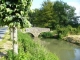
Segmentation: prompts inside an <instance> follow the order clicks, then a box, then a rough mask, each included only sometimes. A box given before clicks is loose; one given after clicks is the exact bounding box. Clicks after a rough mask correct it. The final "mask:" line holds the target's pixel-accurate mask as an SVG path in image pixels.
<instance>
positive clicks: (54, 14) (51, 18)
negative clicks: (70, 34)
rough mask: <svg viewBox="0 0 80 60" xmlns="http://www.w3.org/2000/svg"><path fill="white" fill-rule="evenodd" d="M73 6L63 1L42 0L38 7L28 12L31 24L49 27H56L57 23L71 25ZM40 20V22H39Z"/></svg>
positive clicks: (73, 13) (63, 25) (61, 25)
mask: <svg viewBox="0 0 80 60" xmlns="http://www.w3.org/2000/svg"><path fill="white" fill-rule="evenodd" d="M74 16H75V8H74V7H72V6H69V5H68V4H67V3H65V2H63V1H55V2H51V1H50V0H47V1H44V2H43V3H42V6H41V8H40V9H35V10H33V12H31V13H30V14H29V17H30V18H31V19H30V21H31V23H32V25H33V26H39V27H49V28H51V29H56V26H57V25H60V27H65V26H68V25H72V24H73V22H72V19H73V18H74ZM40 22H41V23H40Z"/></svg>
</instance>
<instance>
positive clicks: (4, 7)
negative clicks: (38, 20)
mask: <svg viewBox="0 0 80 60" xmlns="http://www.w3.org/2000/svg"><path fill="white" fill-rule="evenodd" d="M31 1H32V0H0V23H1V25H8V26H9V27H10V28H11V32H12V35H13V37H12V40H13V52H14V53H16V54H18V42H17V26H18V25H19V24H20V26H21V28H23V27H27V26H28V24H26V22H28V21H27V19H28V11H29V9H30V6H31Z"/></svg>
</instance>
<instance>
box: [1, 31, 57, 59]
mask: <svg viewBox="0 0 80 60" xmlns="http://www.w3.org/2000/svg"><path fill="white" fill-rule="evenodd" d="M18 37H19V38H18V44H19V54H18V55H13V53H12V51H11V50H9V51H8V53H7V55H6V57H4V58H3V59H2V60H59V59H58V57H57V56H56V55H55V54H52V53H50V52H49V51H47V50H46V49H45V48H44V47H42V46H41V45H39V44H37V43H35V42H34V41H33V40H32V39H31V37H30V36H29V35H27V34H24V33H21V32H19V33H18Z"/></svg>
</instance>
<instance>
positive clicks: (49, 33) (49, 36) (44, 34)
mask: <svg viewBox="0 0 80 60" xmlns="http://www.w3.org/2000/svg"><path fill="white" fill-rule="evenodd" d="M41 37H43V38H51V37H53V34H52V33H51V32H43V33H42V34H41Z"/></svg>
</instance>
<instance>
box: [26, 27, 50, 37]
mask: <svg viewBox="0 0 80 60" xmlns="http://www.w3.org/2000/svg"><path fill="white" fill-rule="evenodd" d="M49 31H50V28H39V27H31V28H26V32H27V33H31V34H33V36H34V37H38V36H39V34H40V33H42V32H49Z"/></svg>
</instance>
